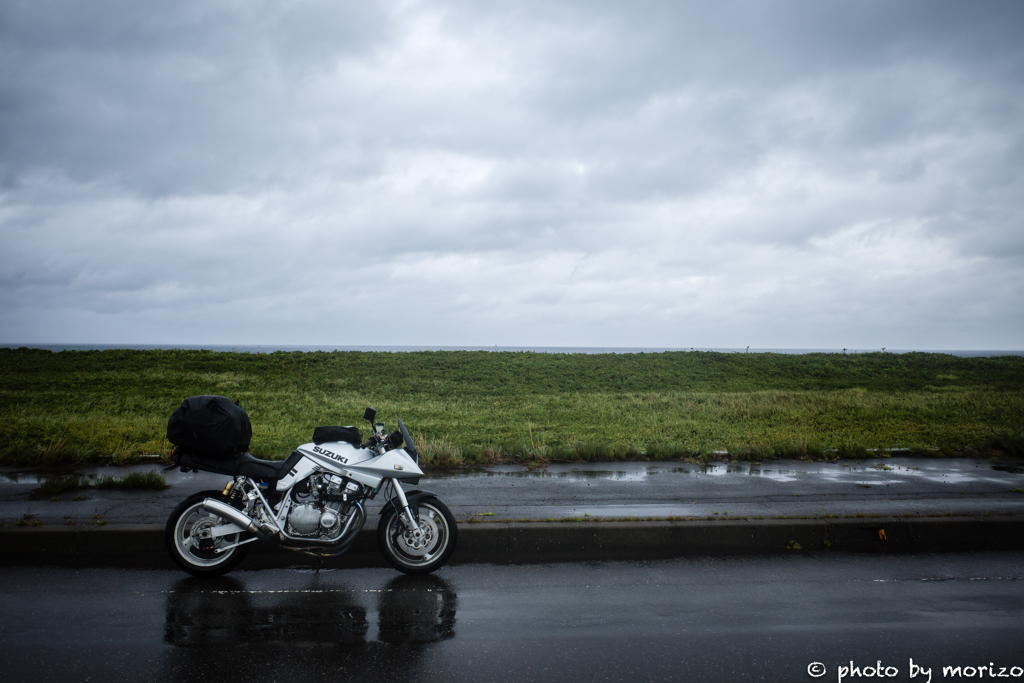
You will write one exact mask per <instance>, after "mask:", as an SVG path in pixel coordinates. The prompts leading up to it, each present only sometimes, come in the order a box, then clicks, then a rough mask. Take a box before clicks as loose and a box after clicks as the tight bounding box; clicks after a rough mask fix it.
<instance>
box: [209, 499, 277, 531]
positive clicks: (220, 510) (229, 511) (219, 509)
mask: <svg viewBox="0 0 1024 683" xmlns="http://www.w3.org/2000/svg"><path fill="white" fill-rule="evenodd" d="M203 509H204V510H206V511H207V512H212V513H213V514H215V515H217V516H218V517H221V518H223V519H226V520H228V521H229V522H231V523H232V524H234V525H235V526H237V527H239V528H241V529H242V530H243V531H248V532H250V533H253V534H256V535H257V536H259V537H260V538H264V539H265V538H267V533H266V532H264V531H263V530H262V529H261V528H260V527H258V526H257V525H256V522H255V520H253V519H252V518H250V517H249V515H247V514H245V513H244V512H241V511H239V510H236V509H235V508H233V507H231V506H230V505H228V504H227V503H224V502H221V501H219V500H216V499H214V498H207V499H206V500H204V501H203Z"/></svg>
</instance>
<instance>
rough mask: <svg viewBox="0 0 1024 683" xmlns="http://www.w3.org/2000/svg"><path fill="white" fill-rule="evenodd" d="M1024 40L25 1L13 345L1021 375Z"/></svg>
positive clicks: (17, 106)
mask: <svg viewBox="0 0 1024 683" xmlns="http://www.w3.org/2000/svg"><path fill="white" fill-rule="evenodd" d="M1022 29H1024V10H1022V9H1021V6H1020V5H1019V3H1016V2H986V3H980V4H979V3H972V4H964V3H956V2H906V3H900V4H898V5H892V4H891V3H882V2H862V3H847V4H835V3H827V4H826V3H819V2H809V1H808V2H772V3H763V2H726V3H715V4H712V5H702V4H693V5H690V6H686V5H681V4H679V3H667V2H646V3H643V2H641V3H631V4H629V5H623V4H621V3H595V2H586V3H584V2H579V3H571V2H567V3H557V4H556V3H550V2H544V3H539V2H538V3H528V2H520V3H512V4H508V5H504V6H500V7H495V6H493V4H487V3H483V4H482V3H473V2H456V1H451V2H439V3H420V2H395V3H382V4H377V5H370V4H366V3H347V4H341V3H316V2H294V3H272V2H264V3H245V4H242V5H238V4H236V3H228V2H223V3H217V2H203V3H181V4H175V5H159V6H151V7H142V6H140V5H139V4H138V3H120V2H106V3H89V4H87V5H82V4H81V3H58V2H53V3H46V2H33V3H18V2H9V3H6V4H5V5H4V6H3V7H2V8H0V64H3V67H0V150H2V151H0V231H2V232H0V235H2V239H3V243H4V249H3V250H2V253H0V326H2V329H3V330H4V337H6V339H7V340H8V341H54V342H74V341H108V342H140V343H141V342H151V343H160V342H182V343H203V342H206V343H338V344H360V343H366V344H373V343H378V344H403V343H406V344H493V343H497V344H538V345H556V344H565V345H616V344H617V345H628V346H644V345H652V346H657V345H678V346H691V345H693V346H697V345H700V346H704V345H714V346H745V345H746V344H748V343H749V344H751V345H753V346H776V347H778V346H782V347H808V346H828V347H841V346H850V347H853V346H862V347H871V346H889V347H900V346H903V347H918V348H952V347H974V348H1022V347H1024V321H1022V319H1021V316H1020V315H1019V314H1017V312H1016V310H1017V309H1018V308H1019V304H1018V303H1017V302H1019V301H1020V300H1021V295H1022V294H1024V230H1022V229H1021V227H1022V218H1024V215H1022V214H1024V210H1022V201H1021V197H1024V174H1022V164H1024V161H1022V160H1024V153H1022V152H1024V123H1022V122H1024V111H1022V109H1024V87H1022V85H1024V49H1022V48H1021V47H1020V45H1019V42H1020V41H1019V36H1020V35H1022V34H1024V30H1022ZM374 307H376V308H378V309H380V310H384V311H388V312H395V311H404V312H405V313H406V314H407V315H408V316H410V318H411V319H412V321H413V323H414V325H413V329H414V330H415V331H414V332H409V331H408V329H409V328H403V329H389V326H386V325H373V324H368V321H369V318H368V316H369V313H370V312H371V311H372V310H374Z"/></svg>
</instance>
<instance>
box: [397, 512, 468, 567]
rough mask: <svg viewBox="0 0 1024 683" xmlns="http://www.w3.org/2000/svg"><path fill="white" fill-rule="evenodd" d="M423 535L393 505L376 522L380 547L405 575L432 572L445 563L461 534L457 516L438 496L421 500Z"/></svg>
mask: <svg viewBox="0 0 1024 683" xmlns="http://www.w3.org/2000/svg"><path fill="white" fill-rule="evenodd" d="M418 507H419V520H417V521H418V522H419V525H420V531H421V535H420V536H418V537H417V536H416V534H414V533H413V532H411V531H409V530H408V529H406V528H405V524H404V523H403V522H402V519H401V517H400V516H399V511H398V510H396V509H395V508H391V509H390V510H388V512H387V513H385V515H384V516H383V517H382V518H381V520H380V522H379V523H378V525H377V546H378V547H379V548H380V552H381V554H382V555H384V559H385V560H387V561H388V564H390V565H391V566H392V567H394V568H395V569H397V570H398V571H400V572H402V573H404V574H429V573H430V572H432V571H434V570H436V569H440V568H441V567H442V566H444V564H445V562H447V561H448V558H450V557H451V556H452V553H453V552H455V543H456V541H457V540H458V537H459V531H458V528H457V527H456V526H455V518H454V517H453V516H452V513H451V511H450V510H449V509H448V507H447V506H446V505H445V504H444V503H442V502H441V501H439V500H438V499H437V498H423V499H421V500H420V502H419V506H418Z"/></svg>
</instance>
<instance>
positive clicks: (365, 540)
mask: <svg viewBox="0 0 1024 683" xmlns="http://www.w3.org/2000/svg"><path fill="white" fill-rule="evenodd" d="M375 535H376V534H375V532H374V531H373V530H364V531H363V532H362V533H361V534H360V537H359V539H358V540H357V541H356V543H355V544H354V545H353V547H352V549H350V550H349V551H348V552H347V553H345V554H344V555H341V556H339V557H337V558H331V559H328V560H325V562H324V566H325V567H382V566H386V563H385V562H384V559H383V557H382V556H381V555H380V553H379V552H378V551H377V543H376V538H375ZM254 545H255V547H254V548H253V549H252V552H251V553H250V554H249V557H248V558H247V559H246V560H245V562H243V563H242V565H241V566H240V568H241V569H260V568H269V567H289V566H294V565H310V564H315V560H314V559H313V558H312V557H310V556H308V555H302V554H299V553H294V552H288V551H279V550H276V549H275V548H272V547H270V546H269V545H266V544H264V543H263V542H262V541H257V542H256V543H255V544H254ZM982 550H1024V518H1016V517H918V518H894V517H863V518H855V519H765V520H721V521H705V520H700V521H662V522H658V521H646V522H534V523H522V522H495V523H481V524H460V525H459V547H458V549H457V550H456V552H455V555H454V556H453V558H452V563H454V564H467V563H478V562H492V563H499V564H508V563H521V564H533V563H543V562H572V561H594V560H625V559H632V560H639V559H665V558H672V557H692V556H718V557H724V556H740V555H777V554H786V553H799V552H807V551H819V552H822V551H829V552H854V553H858V552H870V553H908V552H962V551H982ZM15 565H35V566H39V565H59V566H71V567H96V566H116V567H142V568H154V569H155V568H160V569H164V568H166V569H170V568H173V567H174V565H173V564H172V563H171V560H170V558H169V557H168V555H167V551H166V550H165V548H164V528H163V526H162V525H157V524H108V525H104V526H40V527H4V528H0V566H15Z"/></svg>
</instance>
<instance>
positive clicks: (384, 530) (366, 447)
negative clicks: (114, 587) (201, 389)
mask: <svg viewBox="0 0 1024 683" xmlns="http://www.w3.org/2000/svg"><path fill="white" fill-rule="evenodd" d="M197 398H205V397H197ZM214 398H220V397H214ZM375 417H376V411H375V410H374V409H373V408H367V409H366V412H365V413H364V414H363V418H364V419H366V420H369V421H370V424H371V426H372V434H371V436H370V438H369V440H368V441H366V442H365V443H359V442H360V441H361V440H362V436H361V435H360V433H359V430H358V429H356V428H355V427H317V428H316V430H315V431H314V433H313V443H307V444H303V445H301V446H299V447H298V448H296V449H295V451H294V452H292V454H291V455H290V456H289V457H288V458H287V459H285V460H280V461H274V460H259V459H257V458H255V457H254V456H252V455H251V454H249V453H247V452H241V453H237V454H236V455H235V456H234V457H233V458H230V459H227V460H225V459H223V458H220V459H218V458H211V457H209V456H206V455H204V454H202V453H199V452H189V451H186V450H183V449H181V448H180V447H179V448H177V449H175V452H174V453H173V454H172V455H171V459H172V464H171V465H170V467H168V468H167V469H173V468H174V467H179V468H180V469H181V470H182V471H183V472H189V471H197V470H203V471H208V472H215V473H220V474H228V475H231V476H232V477H233V478H232V480H231V481H229V482H228V483H227V485H226V486H225V487H224V490H223V491H203V492H200V493H197V494H195V495H192V496H189V497H188V498H186V499H185V500H183V501H181V503H179V504H178V506H177V507H176V508H175V509H174V512H172V513H171V516H170V517H169V518H168V520H167V526H166V527H165V530H164V540H165V544H166V546H167V551H168V552H169V553H170V555H171V558H172V559H173V560H174V562H175V563H176V564H177V565H178V566H179V567H180V568H181V569H183V570H185V571H186V572H188V573H189V574H192V575H194V576H220V575H222V574H225V573H227V572H229V571H231V570H232V569H234V568H235V567H237V566H238V565H239V563H240V562H242V560H243V559H245V556H246V555H247V554H248V551H249V549H250V546H251V544H252V543H253V542H254V541H256V540H258V539H263V540H264V541H267V542H268V543H270V544H271V545H273V546H276V547H280V548H284V549H287V550H294V551H298V552H301V553H306V554H309V555H313V556H316V557H319V558H324V557H334V556H336V555H340V554H341V553H343V552H345V551H346V550H348V548H349V547H350V546H351V545H352V543H353V542H354V541H355V539H356V538H357V537H358V536H359V532H360V531H361V530H362V528H363V526H364V525H365V524H366V518H367V515H366V508H365V503H366V501H368V500H373V499H374V498H376V497H377V495H378V494H381V493H383V495H384V497H385V499H386V500H387V502H386V503H385V504H384V506H383V508H382V509H381V511H380V515H381V518H380V521H379V523H378V525H377V545H378V548H379V549H380V552H381V554H383V555H384V558H385V559H386V560H387V561H388V563H389V564H390V565H391V566H392V567H394V568H395V569H397V570H398V571H400V572H403V573H405V574H429V573H430V572H433V571H435V570H437V569H439V568H440V567H442V566H444V564H445V563H446V562H448V559H449V558H450V557H451V555H452V553H453V552H454V551H455V545H456V542H457V540H458V528H457V527H456V523H455V518H454V517H453V516H452V513H451V511H450V510H449V509H448V507H447V506H446V505H445V504H444V503H442V502H441V501H440V500H438V498H437V496H436V494H434V493H431V492H430V491H421V490H411V491H406V490H405V489H404V488H403V487H402V484H403V483H407V484H411V485H415V484H418V483H419V480H420V478H421V477H422V476H423V470H421V469H420V467H419V453H418V452H417V450H416V446H415V444H414V443H413V440H412V437H411V436H410V435H409V431H408V430H407V429H406V427H405V425H404V424H402V421H401V420H398V429H396V430H395V431H393V432H391V433H390V434H388V433H386V431H385V429H384V424H383V423H380V422H376V423H375V422H374V419H375ZM246 422H247V418H246Z"/></svg>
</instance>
